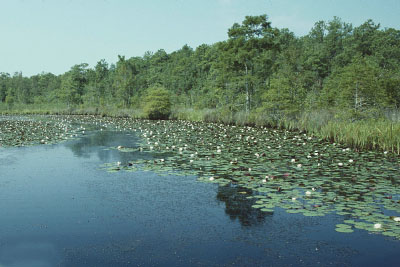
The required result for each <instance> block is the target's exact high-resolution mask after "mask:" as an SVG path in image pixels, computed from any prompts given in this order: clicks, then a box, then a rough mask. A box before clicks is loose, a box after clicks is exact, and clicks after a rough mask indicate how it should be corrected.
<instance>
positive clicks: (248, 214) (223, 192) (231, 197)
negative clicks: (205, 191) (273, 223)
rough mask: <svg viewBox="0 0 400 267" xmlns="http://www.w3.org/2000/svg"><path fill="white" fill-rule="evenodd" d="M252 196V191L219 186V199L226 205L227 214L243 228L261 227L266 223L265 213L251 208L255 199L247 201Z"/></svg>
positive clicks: (269, 214)
mask: <svg viewBox="0 0 400 267" xmlns="http://www.w3.org/2000/svg"><path fill="white" fill-rule="evenodd" d="M251 194H252V191H251V190H250V189H246V188H242V187H235V186H219V187H218V193H217V196H216V197H217V199H218V200H219V201H221V202H224V203H225V213H226V214H227V215H228V216H229V217H230V219H231V220H233V221H234V220H238V221H239V222H240V224H241V225H242V226H252V225H260V224H263V223H264V221H265V217H266V216H272V214H271V213H265V212H262V211H260V210H259V209H254V208H252V207H251V206H252V205H254V204H255V200H254V199H247V197H248V196H250V195H251Z"/></svg>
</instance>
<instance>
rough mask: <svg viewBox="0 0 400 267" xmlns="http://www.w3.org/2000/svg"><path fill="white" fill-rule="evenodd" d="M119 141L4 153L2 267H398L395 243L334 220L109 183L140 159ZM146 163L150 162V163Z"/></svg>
mask: <svg viewBox="0 0 400 267" xmlns="http://www.w3.org/2000/svg"><path fill="white" fill-rule="evenodd" d="M137 141H138V140H137V139H136V137H135V136H134V135H132V134H127V133H122V132H106V131H104V132H100V131H98V132H94V133H91V134H89V135H87V136H85V137H83V138H81V139H77V140H73V141H68V142H65V143H61V144H58V145H51V146H35V147H26V148H7V149H0V227H1V228H0V266H1V267H3V266H7V267H9V266H399V264H400V263H399V262H398V260H399V259H400V242H399V241H396V240H395V239H393V238H388V237H384V236H382V235H376V234H370V233H368V232H367V231H363V230H358V229H355V232H354V233H352V234H342V233H337V232H335V230H334V229H335V225H336V224H337V223H341V222H342V221H341V218H340V216H337V215H333V214H331V215H327V216H325V217H305V216H303V215H301V214H287V213H286V212H285V211H283V210H280V209H276V210H275V212H274V213H273V214H267V213H262V212H261V211H259V210H256V209H253V208H251V205H253V202H252V200H248V199H246V196H245V195H243V194H240V193H238V192H239V191H243V189H239V188H235V187H218V185H216V184H203V183H200V182H196V177H194V176H160V175H158V174H155V173H152V172H142V171H138V172H117V173H108V172H106V171H104V170H101V169H100V168H99V167H100V166H101V164H103V163H106V162H116V161H121V162H125V161H128V160H132V159H134V158H135V157H136V158H137V157H141V156H142V155H141V154H140V153H138V152H133V153H121V152H119V151H117V150H112V149H111V150H110V149H107V148H109V147H113V146H114V147H115V146H118V145H125V146H130V147H132V146H134V144H135V143H136V142H137ZM147 157H151V155H147Z"/></svg>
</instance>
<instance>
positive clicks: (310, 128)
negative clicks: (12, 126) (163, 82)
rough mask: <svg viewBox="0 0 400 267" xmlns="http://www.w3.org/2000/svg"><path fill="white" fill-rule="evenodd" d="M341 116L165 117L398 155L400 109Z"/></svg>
mask: <svg viewBox="0 0 400 267" xmlns="http://www.w3.org/2000/svg"><path fill="white" fill-rule="evenodd" d="M0 115H2V116H6V115H95V116H101V117H125V118H132V119H148V116H146V114H145V112H144V111H143V110H139V109H117V108H114V107H108V108H94V107H89V108H88V107H80V108H67V107H65V108H58V107H56V106H53V107H49V106H47V107H44V106H21V107H15V108H13V109H8V108H5V107H4V106H2V105H0ZM344 117H345V115H344V114H339V113H338V112H337V111H336V112H335V111H329V110H319V111H313V112H307V113H302V114H301V113H298V114H273V115H268V114H262V113H252V114H246V113H245V112H238V113H228V112H224V111H223V110H217V109H203V110H195V109H193V108H175V109H174V108H173V109H172V110H171V114H170V115H169V117H168V118H165V119H170V120H186V121H194V122H206V123H207V122H210V123H222V124H230V125H238V126H256V127H269V128H277V129H282V130H283V129H285V130H289V131H299V132H305V133H307V134H312V135H313V136H315V137H317V138H320V139H323V140H327V141H330V142H332V143H339V144H343V145H346V146H348V147H350V148H352V149H355V150H363V151H365V150H378V151H383V152H385V153H387V152H391V153H394V154H397V155H400V112H397V111H386V113H383V112H382V113H378V115H377V114H375V117H369V118H362V119H359V120H354V118H353V119H352V120H351V119H350V118H344Z"/></svg>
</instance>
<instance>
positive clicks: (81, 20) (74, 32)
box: [0, 0, 400, 76]
mask: <svg viewBox="0 0 400 267" xmlns="http://www.w3.org/2000/svg"><path fill="white" fill-rule="evenodd" d="M261 14H267V15H268V16H269V19H270V21H271V22H272V26H273V27H278V28H289V29H290V30H291V31H293V32H294V33H295V34H296V35H297V36H302V35H305V34H307V33H308V32H309V30H310V29H311V27H312V26H313V25H314V23H315V22H317V21H319V20H325V21H328V20H330V19H332V18H333V16H338V17H340V18H341V19H342V20H343V21H344V22H348V23H352V24H353V26H358V25H360V24H361V23H363V22H365V21H366V20H367V19H369V18H371V19H373V20H374V21H375V22H376V23H380V24H381V26H382V27H393V28H396V29H400V19H399V14H400V0H380V1H379V0H0V33H1V39H0V72H8V73H11V74H12V73H14V72H15V71H22V73H23V75H25V76H30V75H34V74H37V73H40V72H42V71H44V72H52V73H54V74H61V73H64V72H65V71H68V70H69V69H70V67H71V66H73V65H74V64H79V63H83V62H85V63H89V66H90V67H93V66H94V65H95V64H96V62H97V61H99V60H100V59H102V58H104V59H105V60H106V61H107V62H109V63H115V62H116V60H117V55H118V54H120V55H125V56H126V57H132V56H143V54H144V52H146V51H157V50H158V49H161V48H163V49H165V50H166V51H167V52H172V51H174V50H177V49H180V48H181V47H182V46H183V45H184V44H188V45H189V46H191V47H193V48H196V47H197V46H198V45H200V44H203V43H206V44H213V43H215V42H218V41H222V40H225V39H227V30H228V28H229V27H231V26H232V24H233V23H234V22H239V23H240V22H242V21H243V19H244V17H245V16H246V15H261Z"/></svg>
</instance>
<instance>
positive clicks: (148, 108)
mask: <svg viewBox="0 0 400 267" xmlns="http://www.w3.org/2000/svg"><path fill="white" fill-rule="evenodd" d="M143 111H144V114H145V116H146V117H147V118H148V119H150V120H166V119H168V118H169V116H170V114H171V100H170V94H169V92H168V91H167V90H166V89H165V88H164V87H154V88H150V89H148V92H147V96H146V97H145V102H144V108H143Z"/></svg>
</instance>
